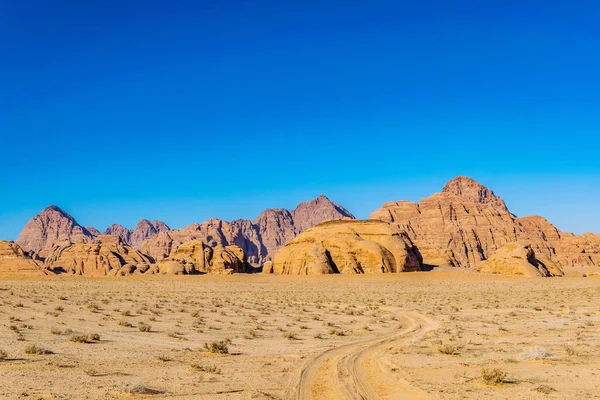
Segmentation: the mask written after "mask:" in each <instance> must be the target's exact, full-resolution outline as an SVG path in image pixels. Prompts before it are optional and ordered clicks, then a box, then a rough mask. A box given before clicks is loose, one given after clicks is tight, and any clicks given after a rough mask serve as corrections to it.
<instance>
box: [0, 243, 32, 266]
mask: <svg viewBox="0 0 600 400" xmlns="http://www.w3.org/2000/svg"><path fill="white" fill-rule="evenodd" d="M41 270H42V268H41V266H40V265H39V264H38V263H37V262H36V261H35V260H33V259H32V258H31V257H30V256H29V255H28V254H27V253H25V252H24V251H23V249H21V247H19V245H18V244H16V243H15V242H7V241H4V240H0V273H13V272H14V273H23V272H34V273H37V272H40V271H41Z"/></svg>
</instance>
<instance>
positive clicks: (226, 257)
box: [158, 240, 247, 275]
mask: <svg viewBox="0 0 600 400" xmlns="http://www.w3.org/2000/svg"><path fill="white" fill-rule="evenodd" d="M246 266H247V262H246V256H245V254H244V252H243V250H242V249H240V248H239V247H238V246H216V247H211V246H209V245H207V244H205V243H202V242H201V241H199V240H191V241H188V242H186V243H184V244H183V245H181V246H179V247H178V248H177V250H175V251H174V252H173V253H172V254H171V255H170V256H169V258H167V259H165V260H161V261H159V262H158V270H159V272H160V273H162V274H174V275H183V274H196V273H213V274H215V273H217V274H224V273H232V272H238V273H243V272H246Z"/></svg>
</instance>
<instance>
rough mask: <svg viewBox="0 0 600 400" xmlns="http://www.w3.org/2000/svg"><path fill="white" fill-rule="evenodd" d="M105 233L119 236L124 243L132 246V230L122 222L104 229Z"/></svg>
mask: <svg viewBox="0 0 600 400" xmlns="http://www.w3.org/2000/svg"><path fill="white" fill-rule="evenodd" d="M104 234H105V235H111V236H118V237H119V238H120V239H121V242H123V244H126V245H128V246H131V230H130V229H127V228H125V227H124V226H123V225H120V224H112V225H111V226H109V227H108V228H106V230H105V231H104Z"/></svg>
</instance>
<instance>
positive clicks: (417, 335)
mask: <svg viewBox="0 0 600 400" xmlns="http://www.w3.org/2000/svg"><path fill="white" fill-rule="evenodd" d="M0 244H1V245H2V247H1V248H0V250H2V251H1V252H0V272H1V275H0V324H1V325H2V326H3V328H4V329H2V330H1V331H0V371H1V376H2V381H1V382H0V393H3V394H4V396H5V397H6V398H36V399H67V398H68V399H80V398H86V399H111V398H131V397H140V398H145V397H151V398H157V399H159V398H165V399H166V398H190V399H195V398H207V399H208V398H210V399H234V398H235V399H254V398H256V399H261V398H264V399H465V398H468V399H481V398H490V399H508V398H511V399H514V398H517V399H531V398H557V399H581V398H596V397H597V393H598V392H599V391H600V376H599V375H598V374H599V373H600V369H598V368H597V365H598V363H599V361H600V336H599V332H600V314H599V312H600V309H599V308H598V305H597V296H598V293H599V290H600V274H599V273H598V271H599V268H598V261H599V260H600V236H598V235H595V234H591V233H590V234H585V235H579V236H578V235H573V234H570V233H564V232H560V231H559V230H558V229H556V228H555V227H554V226H552V225H551V224H550V223H549V222H548V221H546V220H545V219H544V218H542V217H535V216H532V217H523V218H519V217H516V216H515V215H513V214H512V213H510V211H509V209H508V207H507V206H506V204H505V203H504V201H503V200H502V199H501V198H500V197H498V196H497V195H496V194H494V192H492V191H491V190H490V189H488V188H486V187H485V186H483V185H481V184H480V183H478V182H476V181H474V180H472V179H470V178H467V177H457V178H455V179H453V180H451V181H450V182H448V184H447V185H445V187H444V188H443V190H442V191H441V192H440V193H436V194H434V195H432V196H431V197H429V198H427V199H423V200H421V201H420V202H419V203H411V202H405V201H397V202H390V203H386V204H385V205H384V206H383V208H381V209H379V210H376V211H374V212H373V213H372V215H371V218H370V219H369V220H357V219H355V218H354V216H353V215H352V214H351V213H350V212H349V211H347V210H346V209H345V208H343V207H342V206H340V205H338V204H336V203H333V202H332V201H330V200H329V199H328V198H327V197H325V196H319V197H318V198H317V199H315V200H312V201H309V202H304V203H301V204H300V205H299V206H298V207H297V208H296V209H294V210H292V211H287V210H284V209H272V210H266V211H265V212H263V213H262V214H261V215H260V216H259V217H258V218H257V219H256V220H254V221H245V220H238V221H233V222H227V221H221V220H216V219H211V220H209V221H206V222H204V223H202V224H193V225H190V226H189V227H187V228H184V229H178V230H171V229H170V228H169V227H168V226H167V225H166V224H164V223H162V222H160V221H152V222H150V221H146V220H142V221H141V222H140V223H139V224H138V227H137V228H136V229H135V230H133V231H130V230H127V229H126V228H124V227H122V226H119V225H113V226H111V227H110V228H109V229H107V231H106V232H104V233H100V232H99V231H97V230H96V229H94V228H92V227H84V226H82V225H80V224H79V223H77V222H76V221H75V220H74V218H73V217H72V216H70V215H69V214H67V213H66V212H64V211H63V210H62V209H60V208H58V207H56V206H50V207H48V208H46V209H45V210H43V211H42V212H41V213H40V214H39V215H37V216H35V217H34V218H32V219H31V221H30V222H29V223H27V225H26V226H25V228H24V229H23V231H22V233H21V235H20V237H19V238H18V240H17V241H16V242H11V241H4V242H0Z"/></svg>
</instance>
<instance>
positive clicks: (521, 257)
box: [477, 243, 563, 278]
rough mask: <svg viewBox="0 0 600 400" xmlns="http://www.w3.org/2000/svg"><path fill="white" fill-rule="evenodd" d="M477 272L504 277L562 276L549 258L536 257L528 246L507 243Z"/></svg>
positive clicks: (479, 267)
mask: <svg viewBox="0 0 600 400" xmlns="http://www.w3.org/2000/svg"><path fill="white" fill-rule="evenodd" d="M477 270H478V271H479V272H487V273H491V274H500V275H506V276H526V277H530V278H531V277H550V276H562V275H563V272H562V270H561V269H560V268H559V267H558V266H557V265H556V264H555V263H554V262H553V261H552V260H550V259H549V258H545V257H543V256H542V257H539V258H538V257H536V254H535V252H534V251H533V249H532V248H531V246H530V245H529V244H522V243H508V244H505V245H504V246H502V247H501V248H500V249H498V250H496V251H495V252H494V253H493V254H492V256H491V257H490V258H489V259H488V260H486V261H485V262H483V263H481V264H479V265H478V266H477Z"/></svg>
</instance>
